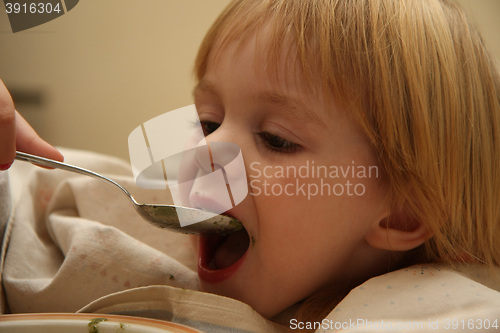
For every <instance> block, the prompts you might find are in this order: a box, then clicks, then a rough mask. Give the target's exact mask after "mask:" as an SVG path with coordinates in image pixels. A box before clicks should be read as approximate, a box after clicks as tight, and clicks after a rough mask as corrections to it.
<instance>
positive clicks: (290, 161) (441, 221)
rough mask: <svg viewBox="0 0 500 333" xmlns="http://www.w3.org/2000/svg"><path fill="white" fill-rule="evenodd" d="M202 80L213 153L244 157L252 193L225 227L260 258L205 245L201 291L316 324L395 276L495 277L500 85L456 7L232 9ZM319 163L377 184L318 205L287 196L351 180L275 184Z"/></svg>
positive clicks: (275, 5)
mask: <svg viewBox="0 0 500 333" xmlns="http://www.w3.org/2000/svg"><path fill="white" fill-rule="evenodd" d="M195 73H196V78H197V80H198V85H197V87H196V89H195V92H194V97H195V103H196V107H197V110H198V113H199V117H200V120H201V122H202V125H203V127H204V130H205V132H206V135H207V140H208V141H231V142H235V143H237V144H238V145H239V146H240V147H241V149H242V151H243V156H244V158H245V161H246V163H247V172H248V177H249V179H250V180H254V183H253V184H254V185H255V186H251V189H252V190H253V193H254V195H250V196H249V197H248V198H247V199H246V200H245V201H244V202H243V203H242V204H241V205H239V206H237V207H236V208H235V209H233V210H231V211H229V212H228V214H230V215H233V216H235V217H236V218H238V219H239V220H240V221H242V222H243V225H244V227H245V229H246V230H247V231H248V234H249V235H250V236H249V237H250V238H251V246H249V248H248V250H246V247H244V248H245V250H246V252H245V253H244V254H242V253H241V252H238V251H236V250H233V251H230V250H231V249H233V248H237V246H236V245H234V244H231V242H230V241H228V242H227V243H225V244H224V245H223V246H221V247H220V248H219V249H217V250H207V246H206V244H207V243H208V242H207V241H206V240H204V239H202V240H201V249H202V251H200V263H201V264H200V267H199V276H200V278H201V282H202V287H203V289H204V290H207V291H210V292H215V293H219V294H222V295H227V296H230V297H234V298H237V299H240V300H243V301H245V302H247V303H248V304H250V305H252V306H253V307H254V308H255V309H256V310H257V311H259V312H260V313H262V314H263V315H265V316H267V317H272V316H275V315H276V314H278V313H279V312H280V311H283V310H284V309H286V308H287V307H289V306H291V305H293V304H295V303H297V302H299V301H301V300H304V299H306V300H309V301H308V302H306V304H307V306H305V308H310V309H314V310H313V311H312V313H313V314H315V315H316V319H318V318H322V317H323V316H324V315H325V312H326V313H328V312H329V311H330V310H331V309H332V308H333V307H334V306H335V303H336V302H338V300H339V297H342V296H343V295H344V292H345V291H347V290H349V289H350V288H352V287H354V286H356V285H357V284H359V283H361V282H362V281H364V280H366V279H367V278H370V277H373V276H376V275H379V274H382V273H386V272H389V271H391V270H394V269H396V268H398V267H405V266H408V265H410V264H412V263H416V262H427V263H429V262H439V263H442V264H443V265H455V264H458V263H461V262H467V263H471V264H472V263H480V264H482V265H485V266H489V267H497V266H498V264H499V260H500V259H499V258H500V245H499V243H498V241H497V238H498V237H499V236H500V234H499V233H500V230H499V222H500V215H499V214H500V208H499V203H500V191H499V190H498V189H499V188H500V178H499V177H500V150H499V149H500V80H499V76H498V72H497V70H496V68H495V66H494V64H493V62H492V61H491V59H490V58H489V56H488V53H487V51H486V49H485V47H484V44H483V42H482V40H481V37H480V36H479V34H478V33H477V32H476V30H475V29H474V28H473V27H472V26H471V24H470V23H469V22H468V20H467V19H466V18H465V16H464V14H463V12H462V11H461V10H460V9H459V8H458V7H457V6H456V4H455V3H453V2H452V1H448V0H443V1H440V0H423V1H422V0H406V1H400V0H394V1H387V0H383V1H382V0H370V1H361V0H360V1H342V0H336V1H334V0H332V1H308V0H305V1H271V0H262V1H254V0H248V1H245V0H241V1H233V2H232V3H231V4H230V5H229V6H228V8H227V9H226V10H225V11H224V12H223V13H222V15H221V16H220V17H219V19H218V20H217V21H216V22H215V24H214V25H213V26H212V28H211V29H210V31H209V32H208V34H207V36H206V37H205V40H204V41H203V43H202V45H201V49H200V51H199V54H198V58H197V60H196V66H195ZM312 164H314V165H316V166H318V165H321V166H328V167H329V168H330V169H329V170H331V167H332V166H344V169H346V168H347V166H349V165H351V166H353V167H354V165H355V166H356V168H357V170H358V171H359V170H361V169H360V167H364V169H362V170H366V169H368V168H369V167H370V166H375V167H377V168H378V170H379V171H380V172H379V175H378V177H367V176H366V174H364V173H362V174H361V175H360V174H359V173H357V174H352V173H349V175H348V176H347V177H344V178H343V179H342V182H341V183H342V184H344V185H345V184H347V183H348V182H350V184H362V185H363V190H364V191H363V192H362V194H359V193H361V192H359V193H358V194H356V193H354V192H352V195H349V194H348V193H347V189H344V190H345V191H344V192H343V195H337V194H338V193H340V192H338V191H337V192H336V193H335V194H332V192H329V193H326V191H324V192H322V193H320V192H318V191H315V192H314V193H315V194H316V195H313V197H310V196H309V195H308V196H304V195H301V193H300V192H299V191H295V192H292V191H291V190H290V189H291V186H292V185H293V184H297V183H296V182H295V178H297V177H299V178H302V179H301V182H303V183H306V184H307V185H308V187H307V188H310V189H317V188H319V187H320V186H323V187H322V188H325V184H330V185H331V186H330V187H329V188H330V189H332V188H333V187H334V186H335V184H338V181H339V179H337V178H335V177H329V175H330V174H326V173H323V176H322V177H320V178H321V179H319V178H318V177H314V176H311V175H309V177H300V175H298V174H297V173H293V174H292V173H290V172H288V173H284V172H281V173H278V170H283V168H280V169H277V167H283V166H286V167H287V168H288V169H287V170H290V169H291V168H295V170H299V169H300V167H303V168H304V167H307V168H309V170H311V165H312ZM264 169H265V170H264ZM273 170H275V171H276V172H274V173H273V172H272V171H273ZM265 181H267V185H268V187H267V188H268V189H269V188H271V189H272V188H273V186H274V188H275V189H276V190H275V193H274V194H276V193H277V195H273V193H271V195H265V189H264V188H263V186H264V184H265ZM250 183H251V184H252V182H251V181H250ZM289 184H292V185H289ZM311 184H316V185H317V187H313V186H310V185H311ZM287 185H289V187H288V189H289V190H290V191H288V192H286V193H285V191H284V188H285V187H286V186H287ZM279 186H281V188H282V191H281V192H280V191H279V190H278V187H279ZM296 187H298V185H297V186H296ZM337 189H339V187H337ZM268 193H269V191H268ZM257 194H258V195H257ZM302 194H303V193H302ZM308 194H311V193H308ZM234 237H235V239H234V240H233V242H234V243H237V240H236V237H238V236H234ZM240 237H244V236H240ZM230 240H231V238H230ZM231 246H232V247H231ZM208 248H209V247H208ZM211 251H212V252H211ZM213 251H215V252H214V253H215V254H214V253H213ZM231 254H232V255H233V256H235V257H237V258H233V257H232V256H231ZM212 256H214V259H213V262H215V264H214V266H212V269H211V268H209V265H208V263H209V262H210V260H212ZM240 256H241V259H240V258H239V257H240ZM221 271H222V273H221ZM315 300H322V302H321V303H319V304H320V305H317V304H316V303H317V302H315ZM324 300H327V303H328V302H330V304H328V306H325V304H324ZM317 306H320V308H318V307H317Z"/></svg>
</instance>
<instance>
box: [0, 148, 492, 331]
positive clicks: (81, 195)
mask: <svg viewBox="0 0 500 333" xmlns="http://www.w3.org/2000/svg"><path fill="white" fill-rule="evenodd" d="M63 152H64V155H65V158H66V161H67V162H68V163H71V164H75V165H78V166H82V167H85V168H88V169H90V170H93V171H96V172H99V173H102V174H104V175H108V176H111V177H112V178H113V179H115V180H117V181H118V182H119V183H120V184H122V185H124V186H125V187H126V188H127V189H129V190H130V191H131V192H132V193H133V194H134V196H136V197H137V198H138V199H139V201H143V202H158V201H162V200H163V198H161V196H163V195H164V191H151V190H141V189H139V188H137V187H136V186H135V184H134V182H133V179H132V177H131V172H130V169H129V166H128V163H126V162H124V161H121V160H119V159H116V158H112V157H109V156H103V155H99V154H95V153H91V152H82V151H73V150H64V151H63ZM9 174H10V178H11V179H10V184H11V186H10V197H11V201H12V207H13V209H12V213H11V214H10V218H9V219H8V224H7V227H6V232H5V237H4V240H5V241H4V243H3V247H2V248H3V253H2V260H4V265H3V272H2V275H1V277H2V282H3V288H2V289H1V292H2V295H3V302H2V309H1V310H2V313H10V312H12V313H23V312H76V311H81V312H92V313H108V314H109V313H112V314H127V315H138V316H144V317H151V318H158V319H165V320H171V321H175V322H179V323H183V324H187V325H190V326H193V327H195V328H198V329H201V330H203V331H206V332H283V331H286V330H287V329H289V328H292V329H294V328H296V327H297V328H298V327H314V328H315V329H317V332H335V331H338V330H340V329H343V331H347V332H372V331H379V332H396V331H397V332H401V331H412V332H413V331H415V332H416V331H419V332H425V331H428V332H436V331H443V332H444V331H449V330H446V327H445V325H446V324H447V323H448V324H449V325H452V324H454V322H452V320H459V321H460V320H462V321H463V320H465V325H466V326H465V329H464V330H462V331H464V332H465V331H468V332H471V331H478V330H477V329H476V330H471V329H467V324H469V322H468V320H470V319H475V320H476V319H477V320H483V321H486V320H490V321H491V322H493V320H494V319H498V318H500V293H499V292H498V291H496V290H498V289H499V286H498V282H499V281H496V282H495V281H486V280H485V279H484V276H485V275H484V274H482V272H481V271H480V270H479V268H474V267H469V270H468V271H466V272H465V271H464V272H457V271H453V270H450V269H447V268H445V267H441V266H438V265H430V266H422V267H420V266H415V267H410V268H407V269H403V270H400V271H396V272H392V273H389V274H386V275H382V276H380V277H375V278H373V279H371V280H369V281H367V282H365V283H364V284H362V285H361V286H359V287H357V288H355V289H354V290H352V292H351V293H350V294H349V295H348V296H347V297H346V298H345V299H344V300H343V301H342V302H341V303H340V304H339V305H338V306H337V307H336V308H335V309H333V311H332V312H331V313H330V314H329V315H328V316H327V318H325V320H324V321H322V322H319V323H300V322H297V321H294V319H293V318H292V319H290V320H291V321H289V322H287V323H285V325H279V324H277V323H274V322H272V321H269V320H267V319H265V318H263V317H262V316H260V315H259V314H258V313H257V312H255V311H254V310H253V309H252V308H251V307H250V306H248V305H246V304H244V303H242V302H240V301H237V300H234V299H230V298H227V297H222V296H217V295H213V294H207V293H203V292H200V291H198V278H197V274H196V272H195V269H196V256H195V254H194V253H193V251H192V250H191V244H190V239H189V237H188V236H186V235H182V234H177V233H173V232H169V231H165V230H160V229H157V228H156V227H153V226H151V225H149V224H148V223H146V222H145V221H144V220H142V218H141V217H139V215H138V214H137V213H136V212H135V210H134V208H133V206H132V205H131V203H130V202H129V201H128V199H127V198H126V196H125V195H123V194H122V193H120V190H118V189H116V188H114V187H113V186H112V185H108V184H106V183H104V182H102V181H99V180H95V179H92V178H89V177H85V176H81V175H77V174H73V173H70V172H67V171H62V170H45V169H42V168H38V167H34V166H32V165H30V164H27V163H24V162H16V163H15V164H14V166H13V167H12V168H11V170H10V171H9ZM2 177H5V176H2ZM3 184H4V185H3V186H4V188H3V190H2V193H1V194H0V197H4V198H8V197H9V196H8V195H6V193H5V192H6V189H5V187H6V186H7V185H5V184H6V182H5V181H4V182H3ZM0 185H1V182H0ZM4 209H5V210H8V211H9V213H10V209H9V208H4ZM0 215H1V214H0ZM0 222H1V221H0ZM476 280H477V282H476ZM462 321H460V322H459V323H458V325H461V323H462ZM411 323H413V326H412V327H410V325H411ZM417 323H418V324H417ZM436 323H438V325H439V330H438V329H436V328H435V325H436ZM478 323H479V322H477V323H476V324H475V325H478ZM497 324H499V325H500V323H497ZM314 325H316V326H314ZM318 325H320V326H318ZM384 325H385V326H384ZM389 325H391V326H389ZM404 325H406V327H402V326H404ZM450 327H451V326H450ZM475 328H477V327H475ZM499 329H500V328H499ZM450 330H451V328H450ZM453 331H454V332H459V331H460V330H459V329H458V328H456V329H455V330H453Z"/></svg>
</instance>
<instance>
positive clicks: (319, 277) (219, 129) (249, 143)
mask: <svg viewBox="0 0 500 333" xmlns="http://www.w3.org/2000/svg"><path fill="white" fill-rule="evenodd" d="M260 42H261V41H258V42H257V43H260ZM259 49H260V48H259ZM262 59H264V58H262ZM284 60H285V59H284ZM282 64H283V67H282V68H281V69H280V75H281V78H280V80H279V84H278V81H277V80H276V79H275V77H274V76H269V75H268V73H267V72H266V71H265V68H266V66H265V62H264V61H259V57H258V56H256V52H255V44H254V41H252V42H249V43H247V44H246V45H245V47H243V48H242V49H241V50H239V51H236V48H228V49H227V50H224V52H223V54H222V55H221V56H220V57H218V58H217V59H216V60H213V59H212V61H210V63H209V66H208V68H207V71H206V73H205V75H204V77H203V78H202V79H201V81H200V83H199V85H198V86H197V88H196V89H195V92H194V96H195V103H196V107H197V110H198V113H199V118H200V121H201V123H202V126H203V128H204V130H205V134H206V135H207V141H209V142H218V141H229V142H233V143H236V144H237V145H239V147H240V148H241V150H242V152H243V157H244V160H245V165H246V170H247V177H248V182H249V191H250V194H249V195H248V196H247V198H246V199H245V200H244V201H243V202H242V203H241V204H239V205H237V206H236V207H235V208H233V209H232V210H230V211H228V212H227V214H229V215H232V216H234V217H236V218H237V219H238V220H240V221H241V222H242V223H243V225H244V227H245V229H246V231H247V233H248V236H247V233H246V232H245V233H240V234H234V235H233V236H231V237H230V238H229V239H228V240H227V241H226V242H225V243H224V244H223V245H221V246H219V243H218V242H216V241H215V240H214V239H210V238H206V237H201V239H200V244H199V245H200V246H199V247H200V251H199V253H200V254H199V256H200V258H199V262H200V264H199V274H200V279H201V284H202V288H203V290H205V291H209V292H214V293H217V294H221V295H226V296H229V297H233V298H236V299H239V300H242V301H244V302H246V303H248V304H250V305H251V306H252V307H253V308H255V309H256V310H257V311H258V312H260V313H261V314H263V315H264V316H267V317H272V316H274V315H275V314H277V313H279V312H280V311H282V310H284V309H285V308H287V307H289V306H291V305H293V304H295V303H296V302H298V301H300V300H301V299H303V298H305V297H307V296H309V295H311V294H313V293H315V292H318V291H321V290H322V289H324V288H328V287H332V286H340V287H343V286H344V285H345V283H346V281H353V280H357V279H361V278H366V277H368V276H370V275H371V274H373V271H374V270H376V269H377V266H378V265H381V262H382V260H384V259H383V258H384V257H385V255H386V254H385V253H382V252H380V251H378V250H375V249H373V248H371V247H370V246H368V245H367V243H366V242H365V240H364V238H365V236H366V234H367V233H368V232H369V230H370V229H371V228H372V227H373V226H374V225H377V224H378V222H379V221H380V220H381V219H382V218H384V217H385V216H386V215H387V203H386V200H385V192H384V190H383V184H382V180H381V179H380V178H379V177H380V176H381V175H380V174H378V173H377V174H376V171H377V172H380V170H378V169H377V160H376V157H375V155H374V152H373V151H372V148H371V146H370V144H369V142H368V139H367V138H366V137H365V135H364V134H363V132H362V130H361V129H360V127H359V126H358V125H357V124H356V123H355V122H354V121H353V120H352V119H351V118H350V117H349V115H348V113H346V112H345V111H344V110H342V109H340V108H338V107H336V106H335V103H327V100H326V99H325V98H324V96H319V97H318V96H314V95H313V94H312V93H308V91H310V90H309V89H306V87H305V85H304V83H303V82H304V81H303V80H301V75H300V74H299V73H298V72H297V71H295V69H294V67H293V66H292V64H293V61H291V62H289V63H288V64H289V65H285V61H283V62H282ZM285 74H287V75H286V76H285ZM320 166H321V167H323V169H322V170H325V168H324V167H326V170H328V171H327V173H326V175H325V172H324V171H323V173H322V174H321V175H319V176H318V175H317V172H318V167H320ZM301 167H302V168H301ZM349 167H350V168H349ZM370 167H371V169H370V170H371V175H369V174H368V170H369V168H370ZM286 168H288V174H287V171H286ZM335 168H337V169H335ZM341 168H343V169H341ZM348 168H349V169H348ZM352 168H354V171H355V173H354V175H353V174H352V171H353V169H352ZM363 168H365V169H364V170H365V173H364V175H363V174H362V170H363ZM306 170H308V171H307V172H308V174H306ZM335 170H337V171H338V173H335ZM341 170H343V171H344V172H346V171H347V170H348V171H347V174H346V175H343V174H342V171H341ZM294 172H296V173H297V175H294ZM313 172H315V175H313V174H312V173H313ZM353 176H354V177H353ZM266 184H267V185H266ZM302 184H304V185H303V186H302ZM339 184H340V185H339ZM349 184H350V185H349ZM321 189H323V190H321ZM321 191H323V193H321ZM342 191H343V194H342ZM215 199H216V198H215ZM216 243H217V244H216Z"/></svg>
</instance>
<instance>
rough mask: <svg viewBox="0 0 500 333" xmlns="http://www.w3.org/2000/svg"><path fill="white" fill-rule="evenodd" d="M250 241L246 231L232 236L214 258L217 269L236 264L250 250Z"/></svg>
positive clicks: (220, 247) (216, 252) (216, 251)
mask: <svg viewBox="0 0 500 333" xmlns="http://www.w3.org/2000/svg"><path fill="white" fill-rule="evenodd" d="M249 244H250V239H249V238H248V234H247V232H246V230H241V231H238V232H235V233H234V234H231V235H230V236H229V237H228V238H227V239H226V240H225V241H224V243H222V245H221V246H219V248H218V249H217V250H215V254H214V257H213V263H214V264H215V267H216V268H217V269H223V268H226V267H229V266H231V265H232V264H234V263H235V262H236V261H238V259H240V258H241V257H242V256H243V255H244V254H245V252H246V251H247V249H248V245H249Z"/></svg>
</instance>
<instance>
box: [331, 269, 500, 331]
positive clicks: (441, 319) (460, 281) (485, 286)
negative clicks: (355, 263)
mask: <svg viewBox="0 0 500 333" xmlns="http://www.w3.org/2000/svg"><path fill="white" fill-rule="evenodd" d="M499 271H500V269H499ZM495 275H497V276H498V274H495ZM499 291H500V278H497V280H495V278H494V277H493V274H492V272H491V271H489V270H488V269H487V268H483V267H481V266H479V265H464V266H461V267H459V268H457V269H452V268H450V267H449V266H444V265H437V264H433V265H416V266H411V267H407V268H404V269H401V270H397V271H394V272H391V273H388V274H384V275H381V276H378V277H375V278H372V279H370V280H368V281H366V282H365V283H363V284H362V285H360V286H358V287H357V288H355V289H353V290H352V291H351V292H350V293H349V295H348V296H347V297H346V298H345V299H344V300H343V301H342V302H341V303H339V305H338V306H337V307H336V308H335V309H334V310H333V311H332V312H331V313H330V314H329V315H328V317H327V321H328V323H326V322H325V326H328V325H329V324H332V325H334V326H335V325H337V326H342V325H344V327H341V328H344V329H346V328H347V329H352V330H353V331H356V330H357V329H361V330H362V331H363V332H365V331H371V329H373V330H377V329H378V330H379V331H380V329H382V331H384V332H392V331H394V332H396V331H398V332H400V331H407V332H408V331H422V330H424V331H426V330H428V331H431V330H432V331H434V332H435V331H436V330H438V331H441V330H443V331H444V330H447V329H448V330H453V329H454V330H455V331H457V330H458V331H466V330H468V331H475V330H479V329H481V328H484V327H485V325H490V327H495V326H491V325H496V327H497V329H498V328H500V320H497V319H498V318H500V292H499ZM327 324H328V325H327ZM471 325H472V326H474V327H471ZM462 326H463V327H462ZM332 328H333V329H334V330H335V329H338V328H339V327H332Z"/></svg>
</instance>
